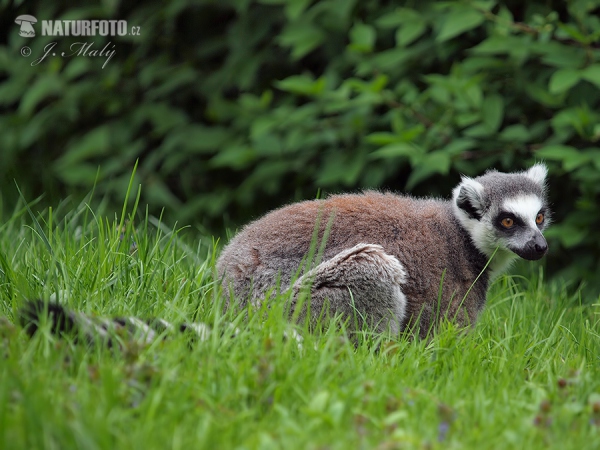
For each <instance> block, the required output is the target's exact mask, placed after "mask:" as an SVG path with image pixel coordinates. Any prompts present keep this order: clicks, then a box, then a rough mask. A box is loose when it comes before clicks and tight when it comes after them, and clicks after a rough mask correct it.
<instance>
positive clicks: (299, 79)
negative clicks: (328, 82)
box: [275, 75, 325, 96]
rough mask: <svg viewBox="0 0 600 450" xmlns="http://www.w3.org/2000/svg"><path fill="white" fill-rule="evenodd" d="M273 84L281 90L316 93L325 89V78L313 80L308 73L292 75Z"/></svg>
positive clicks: (295, 92)
mask: <svg viewBox="0 0 600 450" xmlns="http://www.w3.org/2000/svg"><path fill="white" fill-rule="evenodd" d="M275 86H276V87H277V88H279V89H281V90H282V91H287V92H292V93H293V94H300V95H307V96H311V95H318V94H320V93H321V92H323V90H324V89H325V78H323V77H321V78H318V79H317V80H313V79H312V78H311V77H309V76H308V75H292V76H291V77H287V78H285V79H284V80H279V81H276V82H275Z"/></svg>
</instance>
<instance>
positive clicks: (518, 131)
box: [500, 124, 529, 142]
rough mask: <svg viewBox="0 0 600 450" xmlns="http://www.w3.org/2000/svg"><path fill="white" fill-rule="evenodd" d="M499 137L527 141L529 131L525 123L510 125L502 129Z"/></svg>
mask: <svg viewBox="0 0 600 450" xmlns="http://www.w3.org/2000/svg"><path fill="white" fill-rule="evenodd" d="M500 139H502V140H503V141H509V142H527V141H528V140H529V131H528V130H527V128H526V127H525V125H522V124H517V125H510V126H508V127H506V128H504V129H503V130H502V132H501V133H500Z"/></svg>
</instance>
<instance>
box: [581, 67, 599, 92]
mask: <svg viewBox="0 0 600 450" xmlns="http://www.w3.org/2000/svg"><path fill="white" fill-rule="evenodd" d="M581 78H583V79H584V80H586V81H589V82H590V83H592V84H593V85H595V86H596V87H598V88H600V64H592V65H591V66H588V67H586V68H585V69H583V70H582V71H581Z"/></svg>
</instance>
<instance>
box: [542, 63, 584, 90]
mask: <svg viewBox="0 0 600 450" xmlns="http://www.w3.org/2000/svg"><path fill="white" fill-rule="evenodd" d="M581 75H582V74H581V71H579V70H577V69H559V70H557V71H556V72H554V73H553V74H552V76H551V77H550V83H549V84H548V89H549V90H550V92H551V93H553V94H560V93H561V92H564V91H567V90H569V89H570V88H572V87H573V86H575V85H576V84H577V83H579V80H580V79H581Z"/></svg>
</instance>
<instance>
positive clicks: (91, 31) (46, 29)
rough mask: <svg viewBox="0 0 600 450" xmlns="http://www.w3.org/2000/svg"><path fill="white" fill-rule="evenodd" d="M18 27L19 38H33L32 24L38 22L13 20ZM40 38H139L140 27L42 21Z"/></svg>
mask: <svg viewBox="0 0 600 450" xmlns="http://www.w3.org/2000/svg"><path fill="white" fill-rule="evenodd" d="M15 23H16V24H17V25H20V27H21V28H20V29H19V36H23V37H34V36H35V29H34V28H33V24H35V23H38V20H37V19H36V18H35V17H33V16H30V15H22V16H19V17H17V18H16V19H15ZM40 23H41V26H42V36H127V35H133V36H136V35H137V36H139V34H140V27H131V30H130V29H129V27H128V26H127V21H126V20H42V21H41V22H40Z"/></svg>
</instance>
